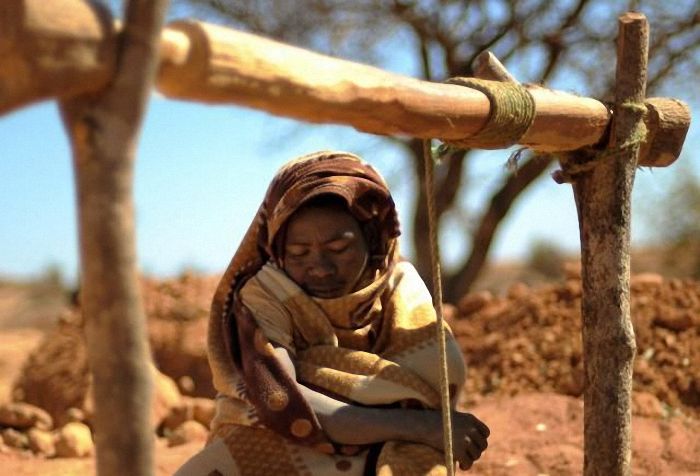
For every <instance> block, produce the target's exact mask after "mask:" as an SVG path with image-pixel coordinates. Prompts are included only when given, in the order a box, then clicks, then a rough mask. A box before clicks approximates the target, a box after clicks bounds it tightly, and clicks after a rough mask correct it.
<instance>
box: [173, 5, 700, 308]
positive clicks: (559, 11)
mask: <svg viewBox="0 0 700 476" xmlns="http://www.w3.org/2000/svg"><path fill="white" fill-rule="evenodd" d="M174 3H175V5H176V6H177V7H178V8H180V9H182V11H184V12H187V13H193V14H194V15H196V16H198V17H200V18H209V19H212V20H216V21H223V22H225V23H228V24H230V25H232V26H234V27H238V28H241V29H245V30H249V31H252V32H254V33H258V34H262V35H265V36H269V37H272V38H275V39H279V40H282V41H285V42H288V43H292V44H296V45H299V46H303V47H307V48H311V49H314V50H317V51H321V52H325V53H329V54H334V55H338V56H342V57H345V58H348V59H353V60H358V61H364V62H369V63H372V64H375V65H378V66H383V65H385V64H388V60H389V59H390V58H388V57H387V45H388V44H389V42H390V41H391V39H392V37H395V35H403V37H405V38H409V39H410V41H406V42H405V44H406V46H405V51H403V52H402V54H406V55H407V57H410V58H412V59H413V60H414V62H415V64H417V65H418V67H417V71H416V72H415V74H416V75H417V76H420V77H422V78H424V79H428V80H434V81H442V80H445V79H446V78H449V77H454V76H470V75H471V74H472V63H473V61H474V59H475V58H476V56H477V55H478V54H479V53H480V52H482V51H483V50H486V49H489V50H491V51H493V52H494V53H495V55H496V56H497V57H498V58H500V59H501V60H502V61H503V62H504V63H505V64H506V65H507V66H509V67H510V68H511V69H512V70H513V71H514V73H515V76H516V77H518V79H521V80H527V81H529V82H534V83H547V84H548V85H552V86H553V87H556V85H557V84H562V83H564V79H565V78H568V79H572V78H573V79H575V80H576V84H577V92H578V93H581V94H585V95H588V96H593V97H598V98H601V99H602V100H609V99H611V98H612V86H613V80H614V72H615V67H614V65H615V48H614V42H613V39H614V38H615V36H616V31H617V30H616V28H617V21H616V17H617V16H618V14H620V13H622V12H624V11H626V10H638V11H642V12H644V13H645V14H646V15H647V17H648V18H649V20H650V23H651V25H652V38H651V44H650V49H649V51H650V58H651V60H650V61H651V62H650V68H649V83H648V89H649V91H650V93H651V94H654V93H658V92H660V91H662V90H664V89H665V88H668V87H670V86H671V85H673V84H675V81H676V80H678V79H680V78H682V77H685V76H689V77H693V76H694V75H695V74H697V73H698V72H700V62H699V59H698V56H699V55H698V51H699V49H700V28H698V26H697V25H698V24H699V23H700V12H699V11H698V10H697V8H696V6H695V3H694V2H693V1H692V0H688V1H683V2H677V3H675V4H674V8H673V9H668V8H666V7H665V6H664V5H663V4H660V3H658V2H655V1H653V0H646V1H632V0H630V1H622V0H618V1H616V2H612V3H613V4H612V5H611V2H606V1H603V0H571V1H564V0H560V1H553V0H531V1H522V2H514V1H508V0H426V1H421V2H417V1H409V0H379V1H377V0H289V1H286V2H275V1H272V0H259V1H256V2H246V1H240V0H175V2H174ZM300 12H303V14H300ZM567 84H568V83H567ZM686 84H687V83H686ZM564 87H565V88H567V89H568V88H570V86H568V85H567V86H564ZM693 88H694V89H695V90H697V88H698V86H697V85H696V84H693V85H690V84H689V85H688V88H687V89H686V90H685V91H684V92H685V94H687V96H686V98H687V99H689V98H690V97H691V95H692V94H693V91H691V90H690V89H693ZM674 96H677V97H681V98H683V94H674ZM392 140H396V139H392ZM401 144H402V145H403V147H404V149H405V152H406V157H407V160H408V161H409V162H410V164H412V165H411V167H410V168H411V169H412V170H413V173H414V176H415V178H416V179H417V180H416V181H415V182H414V183H416V184H418V186H417V187H418V188H417V190H416V193H415V194H414V196H415V197H416V202H415V205H414V214H413V230H414V232H413V236H412V240H413V245H414V246H413V248H414V250H415V260H414V261H415V264H416V267H417V268H418V271H419V272H420V273H421V275H423V276H424V277H426V278H427V277H429V273H430V265H429V256H428V252H427V250H429V246H427V240H428V237H427V235H426V233H425V232H424V230H425V229H426V228H427V210H426V206H425V197H424V191H423V189H422V187H420V184H421V183H422V179H423V168H422V145H421V142H420V141H419V140H410V139H407V140H401ZM504 154H507V152H504ZM473 157H474V154H473V153H472V151H460V152H455V153H453V154H451V157H450V158H449V160H447V161H445V163H444V165H442V166H441V167H440V168H439V169H438V170H437V171H436V190H437V191H438V192H437V194H438V195H437V197H436V203H437V214H438V217H439V219H443V218H444V217H445V216H446V214H448V213H453V212H459V211H461V212H462V213H461V214H464V210H465V209H466V203H465V202H466V200H465V194H464V192H465V190H466V187H467V186H469V185H470V182H471V181H470V173H469V172H470V170H469V169H470V167H469V165H470V163H471V161H472V160H473ZM553 159H554V158H553V157H551V156H544V155H539V154H532V155H530V156H529V157H527V158H526V159H525V160H523V161H522V163H521V164H520V165H519V167H518V170H517V173H506V174H504V176H503V180H502V183H501V185H500V187H498V188H497V189H496V190H495V191H493V193H492V195H491V198H490V200H488V202H487V206H486V208H485V209H484V210H483V211H482V212H481V214H480V216H479V218H477V219H476V220H475V223H474V224H472V225H471V226H469V227H465V230H464V235H465V239H470V241H471V249H470V251H469V252H467V253H466V254H465V255H464V256H463V258H462V260H461V262H460V263H459V264H458V265H457V266H456V267H455V269H454V270H452V271H451V272H450V273H447V274H446V276H445V280H444V281H445V299H446V300H448V301H454V300H456V299H458V298H459V296H461V295H462V294H464V293H465V292H467V291H468V290H469V288H470V287H471V286H472V284H473V283H474V281H475V280H476V278H477V277H478V274H479V272H480V271H481V269H482V268H483V266H484V264H485V263H486V261H487V257H488V252H489V248H490V246H491V244H492V242H493V239H494V236H495V233H496V231H497V229H498V227H499V225H500V223H501V222H502V220H503V219H504V218H505V217H506V216H507V214H508V212H509V211H510V210H511V208H512V206H513V204H514V203H516V201H517V199H518V198H519V197H520V195H521V194H522V193H523V192H524V191H526V190H527V189H528V187H529V186H530V185H531V184H532V183H533V182H535V181H536V180H537V179H538V178H540V177H541V176H542V175H543V174H544V172H545V171H547V170H548V169H549V168H550V166H551V163H552V162H553ZM505 161H506V155H504V160H503V162H505ZM443 221H444V220H443Z"/></svg>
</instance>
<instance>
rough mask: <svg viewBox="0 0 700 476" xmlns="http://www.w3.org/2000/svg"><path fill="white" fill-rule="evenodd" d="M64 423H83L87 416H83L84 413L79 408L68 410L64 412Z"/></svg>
mask: <svg viewBox="0 0 700 476" xmlns="http://www.w3.org/2000/svg"><path fill="white" fill-rule="evenodd" d="M66 421H67V422H69V423H70V422H74V421H77V422H80V423H84V422H85V421H87V415H86V414H85V411H84V410H82V409H80V408H75V407H73V408H69V409H68V410H66Z"/></svg>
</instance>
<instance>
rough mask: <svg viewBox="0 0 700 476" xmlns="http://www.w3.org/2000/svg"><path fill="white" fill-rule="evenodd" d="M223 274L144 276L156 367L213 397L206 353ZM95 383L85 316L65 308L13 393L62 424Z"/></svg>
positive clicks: (186, 389)
mask: <svg viewBox="0 0 700 476" xmlns="http://www.w3.org/2000/svg"><path fill="white" fill-rule="evenodd" d="M217 281H218V279H217V278H215V277H199V276H194V275H191V274H186V275H183V276H181V277H179V278H176V279H172V280H166V281H156V280H151V279H143V280H142V292H143V299H144V308H145V311H146V316H147V318H148V332H149V340H150V344H151V350H152V353H153V358H154V361H155V364H156V366H157V368H158V369H159V370H160V371H161V372H163V373H164V374H166V375H168V376H169V377H171V378H173V379H174V380H175V381H176V382H178V386H179V388H180V391H181V392H182V393H183V394H185V395H192V396H209V397H211V396H213V395H214V389H213V387H212V384H211V372H210V370H209V365H208V363H207V358H206V328H207V317H208V315H209V305H210V302H211V297H212V295H213V293H214V289H215V287H216V283H217ZM89 385H90V378H89V371H88V362H87V354H86V346H85V338H84V334H83V328H82V316H81V315H80V312H79V310H76V311H74V312H66V313H64V314H63V315H62V316H61V318H60V319H59V323H58V325H57V326H56V327H54V328H53V329H52V330H50V331H49V332H47V334H46V336H45V338H44V339H43V340H42V342H41V343H40V344H39V346H38V347H37V348H36V349H35V350H34V351H33V352H32V353H31V354H30V355H29V357H28V358H27V360H26V361H25V363H24V365H23V368H22V372H21V374H20V376H19V378H18V379H17V381H16V382H15V383H14V385H13V390H12V398H13V400H15V401H24V402H27V403H31V404H33V405H36V406H38V407H41V408H43V409H45V410H46V411H48V412H49V413H50V414H51V416H52V417H53V418H54V420H55V421H57V422H58V423H59V424H61V423H63V422H65V421H66V419H67V416H66V415H67V413H66V412H67V410H68V409H70V408H72V407H74V408H81V409H82V408H84V406H85V396H86V394H87V391H88V388H89Z"/></svg>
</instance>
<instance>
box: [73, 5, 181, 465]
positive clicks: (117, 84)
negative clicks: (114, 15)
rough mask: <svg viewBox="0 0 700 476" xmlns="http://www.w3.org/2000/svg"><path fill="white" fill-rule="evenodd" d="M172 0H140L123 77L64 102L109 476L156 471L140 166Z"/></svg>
mask: <svg viewBox="0 0 700 476" xmlns="http://www.w3.org/2000/svg"><path fill="white" fill-rule="evenodd" d="M167 3H168V2H167V1H166V0H131V1H130V2H129V3H128V7H127V12H126V20H125V24H124V30H123V33H122V37H121V39H120V48H119V52H118V66H117V72H116V74H115V76H114V78H113V80H112V81H111V83H110V84H109V85H108V86H107V88H105V89H104V90H102V91H100V92H98V93H95V94H94V95H91V96H82V97H77V98H71V99H67V100H64V101H63V102H62V104H61V113H62V116H63V120H64V124H65V126H66V129H67V132H68V134H69V136H70V139H71V145H72V148H73V157H74V169H75V177H76V181H77V193H78V220H79V236H80V262H81V263H80V264H81V304H82V309H83V313H84V315H85V322H86V326H85V330H86V336H87V348H88V357H89V360H90V368H91V371H92V376H93V386H94V400H95V401H94V404H95V417H94V430H95V441H96V446H97V472H98V474H100V475H104V476H111V475H115V476H116V475H126V474H128V475H150V474H153V454H152V453H153V440H154V436H153V433H152V432H153V426H152V424H151V422H150V411H151V396H152V383H151V373H150V371H151V370H150V354H149V350H148V342H147V339H146V332H145V317H144V312H143V308H142V304H141V299H140V292H139V284H138V276H137V261H136V252H135V248H136V247H135V232H134V211H133V209H134V206H133V198H132V184H133V165H134V151H135V149H136V141H137V138H138V134H139V129H140V126H141V122H142V117H143V113H144V110H145V106H146V103H147V100H148V96H149V94H150V90H151V85H152V81H153V77H154V75H155V70H156V67H157V58H158V45H159V39H160V29H161V27H162V23H163V19H164V15H165V10H166V7H167Z"/></svg>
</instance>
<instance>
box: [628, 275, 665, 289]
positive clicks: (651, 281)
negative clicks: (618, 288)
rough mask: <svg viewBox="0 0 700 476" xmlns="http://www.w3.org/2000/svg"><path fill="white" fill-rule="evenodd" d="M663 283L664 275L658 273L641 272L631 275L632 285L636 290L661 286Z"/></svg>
mask: <svg viewBox="0 0 700 476" xmlns="http://www.w3.org/2000/svg"><path fill="white" fill-rule="evenodd" d="M663 283H664V277H663V276H661V275H660V274H656V273H639V274H633V275H632V276H631V277H630V287H631V288H632V289H633V290H635V291H637V290H641V289H644V288H645V287H652V288H653V287H656V286H661V285H662V284H663Z"/></svg>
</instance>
